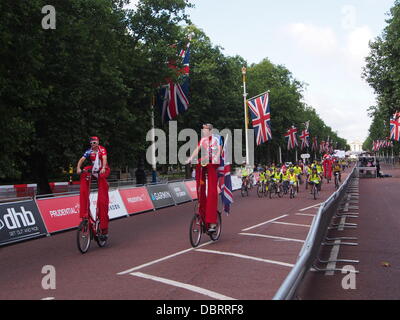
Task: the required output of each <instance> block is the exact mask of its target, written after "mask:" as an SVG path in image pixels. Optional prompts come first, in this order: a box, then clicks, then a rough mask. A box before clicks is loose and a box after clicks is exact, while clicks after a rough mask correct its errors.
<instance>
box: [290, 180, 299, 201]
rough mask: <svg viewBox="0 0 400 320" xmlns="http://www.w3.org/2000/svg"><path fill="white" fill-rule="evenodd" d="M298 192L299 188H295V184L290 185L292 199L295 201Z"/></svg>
mask: <svg viewBox="0 0 400 320" xmlns="http://www.w3.org/2000/svg"><path fill="white" fill-rule="evenodd" d="M297 185H298V183H297ZM296 190H297V186H296V188H295V186H294V183H290V186H289V197H290V199H294V198H295V197H296V193H297V192H296Z"/></svg>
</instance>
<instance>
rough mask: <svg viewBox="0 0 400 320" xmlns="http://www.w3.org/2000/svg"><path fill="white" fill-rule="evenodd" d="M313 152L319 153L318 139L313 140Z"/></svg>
mask: <svg viewBox="0 0 400 320" xmlns="http://www.w3.org/2000/svg"><path fill="white" fill-rule="evenodd" d="M312 150H313V151H315V152H317V151H318V140H317V137H314V138H313V144H312Z"/></svg>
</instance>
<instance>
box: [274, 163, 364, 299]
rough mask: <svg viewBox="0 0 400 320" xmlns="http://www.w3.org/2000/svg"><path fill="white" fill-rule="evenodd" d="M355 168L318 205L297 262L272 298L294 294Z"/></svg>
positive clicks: (326, 231)
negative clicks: (330, 194)
mask: <svg viewBox="0 0 400 320" xmlns="http://www.w3.org/2000/svg"><path fill="white" fill-rule="evenodd" d="M356 169H357V168H353V171H352V172H351V174H349V176H348V177H347V179H346V181H345V182H344V183H343V184H342V185H341V186H340V187H339V189H338V190H337V191H336V192H335V193H334V194H332V196H330V197H329V198H328V199H327V200H326V201H325V202H324V203H323V204H322V205H321V206H320V207H319V210H318V213H317V215H316V216H315V217H314V219H313V222H312V225H311V228H310V231H309V233H308V235H307V239H306V241H305V243H304V245H303V247H302V249H301V251H300V254H299V257H298V259H297V262H296V264H295V266H294V267H293V269H292V270H291V271H290V273H289V274H288V276H287V277H286V279H285V280H284V282H283V283H282V285H281V287H280V288H279V290H278V291H277V292H276V294H275V296H274V298H273V300H291V299H292V298H293V297H294V295H295V294H296V292H297V290H298V288H299V286H300V284H301V282H302V280H303V278H304V276H305V275H306V273H307V272H308V271H309V270H310V269H311V267H312V266H313V264H314V262H315V261H316V260H317V258H318V255H319V252H320V250H321V246H322V244H323V243H324V242H325V241H326V240H325V239H326V236H327V233H328V227H329V225H330V224H331V221H332V218H333V215H334V214H335V213H336V211H337V209H338V207H339V204H340V202H341V200H342V199H343V197H344V196H345V194H346V190H347V187H348V185H349V182H350V181H351V179H353V178H354V177H355V176H356ZM324 271H325V270H324Z"/></svg>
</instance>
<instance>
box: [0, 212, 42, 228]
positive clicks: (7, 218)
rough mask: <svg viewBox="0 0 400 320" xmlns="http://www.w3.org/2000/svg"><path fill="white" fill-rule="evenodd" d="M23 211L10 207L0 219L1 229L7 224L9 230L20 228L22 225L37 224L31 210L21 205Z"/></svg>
mask: <svg viewBox="0 0 400 320" xmlns="http://www.w3.org/2000/svg"><path fill="white" fill-rule="evenodd" d="M20 209H21V212H17V211H15V209H14V208H8V209H7V214H5V215H4V216H3V220H4V222H3V221H1V220H0V230H1V229H2V228H4V226H6V227H7V228H8V229H9V230H14V229H19V228H22V227H30V226H33V225H35V224H36V221H35V218H34V217H33V214H32V212H31V211H26V210H25V208H24V207H20Z"/></svg>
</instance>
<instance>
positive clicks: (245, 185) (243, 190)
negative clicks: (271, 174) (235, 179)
mask: <svg viewBox="0 0 400 320" xmlns="http://www.w3.org/2000/svg"><path fill="white" fill-rule="evenodd" d="M248 185H249V182H248V178H247V177H246V178H243V181H242V187H241V188H240V193H241V195H242V197H244V196H245V195H246V196H247V197H248V196H249V186H248Z"/></svg>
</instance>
